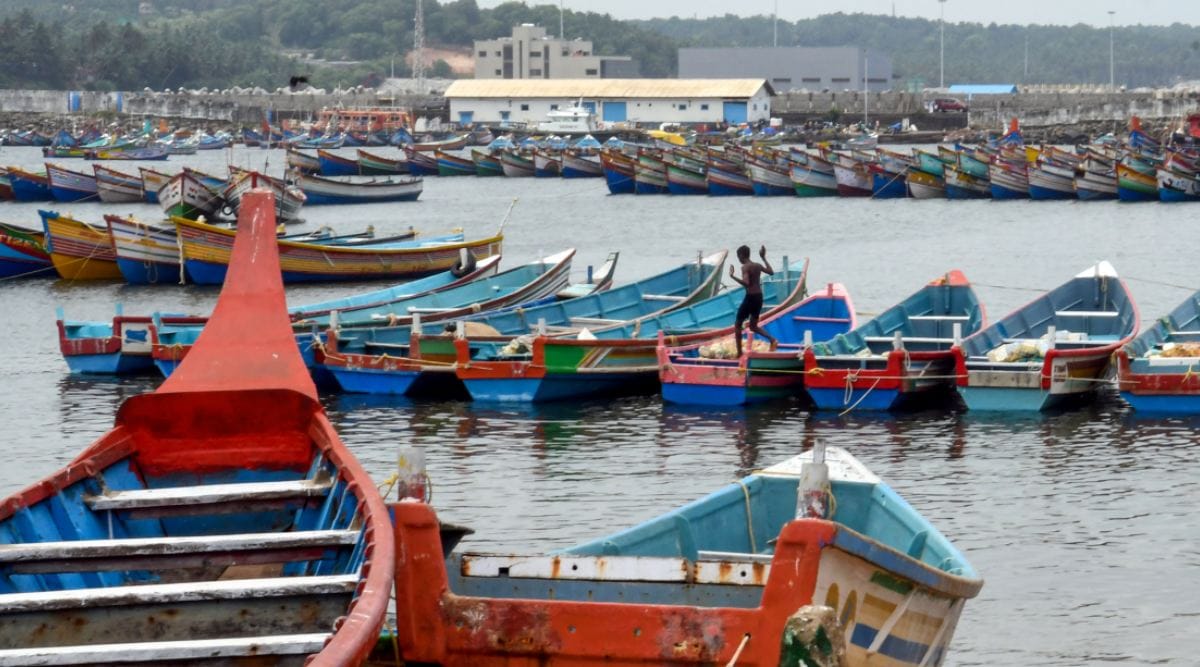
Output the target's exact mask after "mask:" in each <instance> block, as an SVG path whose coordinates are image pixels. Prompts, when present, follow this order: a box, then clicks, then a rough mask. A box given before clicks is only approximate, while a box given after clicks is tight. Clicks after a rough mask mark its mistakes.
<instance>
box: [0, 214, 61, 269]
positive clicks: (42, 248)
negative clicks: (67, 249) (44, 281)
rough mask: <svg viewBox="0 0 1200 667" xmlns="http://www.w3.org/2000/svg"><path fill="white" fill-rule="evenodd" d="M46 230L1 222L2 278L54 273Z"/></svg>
mask: <svg viewBox="0 0 1200 667" xmlns="http://www.w3.org/2000/svg"><path fill="white" fill-rule="evenodd" d="M54 273H55V271H54V265H53V264H52V263H51V262H50V254H49V253H48V252H47V251H46V236H45V232H37V231H34V230H26V229H19V228H16V227H13V226H11V225H5V224H0V278H6V279H7V278H32V277H35V276H51V275H54Z"/></svg>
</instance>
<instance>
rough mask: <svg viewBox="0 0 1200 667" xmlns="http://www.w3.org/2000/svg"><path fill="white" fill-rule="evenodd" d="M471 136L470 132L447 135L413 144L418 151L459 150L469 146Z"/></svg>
mask: <svg viewBox="0 0 1200 667" xmlns="http://www.w3.org/2000/svg"><path fill="white" fill-rule="evenodd" d="M470 138H471V135H470V133H467V134H460V135H457V136H452V137H447V138H445V139H436V140H426V141H421V142H418V143H415V144H413V145H412V148H413V150H417V151H430V152H432V151H435V150H443V151H458V150H462V149H464V148H466V147H467V140H468V139H470Z"/></svg>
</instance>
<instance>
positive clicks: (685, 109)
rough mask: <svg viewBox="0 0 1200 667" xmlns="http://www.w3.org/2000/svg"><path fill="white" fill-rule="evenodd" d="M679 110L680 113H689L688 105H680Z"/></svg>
mask: <svg viewBox="0 0 1200 667" xmlns="http://www.w3.org/2000/svg"><path fill="white" fill-rule="evenodd" d="M679 110H680V111H687V104H680V105H679Z"/></svg>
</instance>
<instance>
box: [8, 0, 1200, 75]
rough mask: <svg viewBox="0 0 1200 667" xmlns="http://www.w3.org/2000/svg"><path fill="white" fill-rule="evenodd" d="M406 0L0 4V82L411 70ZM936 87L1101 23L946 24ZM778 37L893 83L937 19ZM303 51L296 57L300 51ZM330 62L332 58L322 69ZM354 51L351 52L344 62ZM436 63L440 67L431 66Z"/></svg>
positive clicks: (465, 38) (704, 24)
mask: <svg viewBox="0 0 1200 667" xmlns="http://www.w3.org/2000/svg"><path fill="white" fill-rule="evenodd" d="M423 1H424V5H423V9H424V14H425V29H426V38H425V43H426V44H427V45H428V46H431V47H443V48H452V49H460V50H463V51H467V50H469V49H470V47H471V46H472V42H473V41H474V40H477V39H494V38H496V37H501V36H505V35H508V34H510V31H511V29H512V26H514V25H517V24H521V23H535V24H538V25H542V26H544V27H546V28H547V31H548V32H549V33H551V34H555V33H557V32H558V21H559V12H558V6H557V5H534V6H528V5H526V4H524V3H521V2H507V3H504V4H501V5H499V6H496V7H494V8H490V9H484V8H480V7H479V6H478V4H477V2H476V0H453V1H451V2H437V1H436V0H423ZM416 2H417V0H258V1H257V2H245V1H244V0H87V2H78V3H75V4H73V5H63V4H60V3H57V2H46V1H45V0H7V2H5V3H2V6H0V35H4V39H0V86H2V87H6V88H59V89H62V88H70V89H97V90H102V89H108V90H112V89H121V90H138V89H141V88H144V87H150V88H153V89H156V90H159V89H162V88H177V87H181V86H183V87H201V86H207V87H210V88H212V87H228V86H233V85H241V86H251V85H258V86H262V87H264V88H268V89H273V88H276V87H278V86H280V85H285V84H286V82H287V80H288V78H289V77H290V76H292V75H304V76H307V77H308V78H309V80H310V81H311V82H312V83H313V84H314V85H318V86H322V87H333V86H337V85H342V86H346V85H355V84H360V83H368V84H370V83H375V82H378V81H379V80H380V79H381V78H382V77H383V76H386V75H387V74H388V73H390V72H391V71H392V68H393V67H394V68H395V72H396V74H397V75H401V76H404V75H408V74H409V70H408V66H407V64H406V61H405V55H406V54H407V53H408V52H409V51H410V50H411V48H412V44H413V16H414V14H415V9H416V4H415V3H416ZM564 18H565V21H564V23H565V30H564V31H565V33H566V37H567V38H576V37H579V38H583V39H587V40H591V41H592V42H593V43H594V46H595V52H596V53H597V54H601V55H628V56H632V57H633V58H634V59H635V60H637V61H638V63H639V66H640V69H641V72H642V74H643V75H644V76H647V77H669V76H674V75H675V73H676V71H677V62H676V53H677V50H678V49H679V48H680V47H684V46H770V45H771V42H772V39H773V33H774V27H773V24H772V20H771V18H770V17H768V16H754V17H737V16H733V15H726V16H721V17H714V18H708V19H681V18H678V17H672V18H664V19H651V20H645V21H620V20H617V19H614V18H613V17H611V16H609V15H607V14H600V13H595V12H577V11H567V12H566V13H565V17H564ZM945 30H946V78H947V83H984V82H986V83H1018V84H1020V83H1107V81H1108V44H1109V41H1108V40H1109V33H1108V29H1107V28H1094V27H1089V26H1085V25H1082V24H1080V25H1075V26H1019V25H997V24H988V25H984V24H979V23H948V24H946V26H945ZM778 36H779V44H780V45H781V46H792V45H801V46H861V47H866V48H871V49H874V50H878V51H882V52H884V53H886V54H888V55H889V56H890V57H891V58H892V61H893V73H894V74H895V76H896V81H897V85H898V86H905V85H912V86H920V85H931V84H935V83H936V82H937V77H938V23H937V22H936V21H931V20H926V19H913V18H895V17H890V16H879V15H867V14H844V13H835V14H827V15H824V16H820V17H818V18H814V19H807V20H802V21H796V22H788V21H780V22H779V25H778ZM1114 38H1115V39H1114V41H1115V43H1116V79H1117V83H1118V85H1126V86H1131V87H1132V86H1148V85H1155V86H1161V85H1170V84H1172V83H1175V82H1176V81H1179V80H1181V79H1200V29H1198V28H1196V27H1194V26H1187V25H1182V24H1174V25H1170V26H1131V27H1121V28H1117V29H1116V30H1115V31H1114ZM300 54H303V55H304V56H313V58H311V59H309V58H299V57H298V56H299V55H300ZM329 61H343V62H342V63H339V66H336V67H333V66H327V65H325V64H324V63H328V62H329ZM345 61H349V62H345ZM430 65H432V70H433V71H432V73H433V74H440V75H445V74H448V66H446V64H445V63H444V62H443V63H430Z"/></svg>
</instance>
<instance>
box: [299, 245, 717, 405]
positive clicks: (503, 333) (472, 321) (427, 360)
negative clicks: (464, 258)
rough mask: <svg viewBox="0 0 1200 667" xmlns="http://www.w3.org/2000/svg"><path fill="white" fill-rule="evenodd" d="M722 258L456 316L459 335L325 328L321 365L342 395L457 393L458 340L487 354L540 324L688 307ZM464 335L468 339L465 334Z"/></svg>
mask: <svg viewBox="0 0 1200 667" xmlns="http://www.w3.org/2000/svg"><path fill="white" fill-rule="evenodd" d="M724 260H725V253H724V252H721V253H717V254H715V255H712V256H709V257H706V258H698V259H697V260H696V261H693V262H688V263H686V264H684V265H682V266H679V267H676V268H674V269H671V270H670V271H666V272H664V273H660V274H658V275H655V276H651V277H649V278H645V279H643V280H640V281H638V282H635V283H631V284H629V285H622V286H620V287H617V288H615V289H611V290H607V291H603V292H595V293H592V294H588V295H584V296H578V297H576V298H572V299H567V300H562V301H556V302H554V303H546V304H540V305H535V306H523V307H521V308H510V309H507V310H503V311H496V312H493V313H481V314H478V315H474V316H471V317H465V318H460V319H461V320H462V321H463V325H462V337H460V336H458V335H457V334H449V333H446V332H444V331H442V330H441V328H440V327H439V328H438V329H437V330H436V333H425V332H424V331H423V330H421V329H419V328H417V327H415V326H414V327H413V328H412V329H410V328H409V327H406V326H399V327H372V328H356V329H331V330H330V331H329V332H328V341H327V342H326V346H327V347H326V349H325V350H324V351H323V353H324V361H323V362H322V365H323V366H324V368H325V369H326V370H328V371H329V372H330V373H332V374H333V376H334V377H335V378H336V379H337V382H338V385H339V386H340V387H341V389H342V390H343V391H347V392H352V393H365V394H395V395H399V394H406V393H409V391H410V389H413V388H414V387H418V388H419V387H421V386H423V385H424V386H428V387H437V388H438V389H440V390H442V391H447V390H449V391H457V392H459V393H461V392H462V391H463V385H462V383H461V381H460V380H459V378H458V377H457V376H456V373H455V368H454V366H455V364H454V363H453V362H455V360H456V359H457V358H458V356H459V354H460V351H459V347H460V343H461V344H462V345H463V346H465V347H466V348H467V349H468V350H469V351H470V352H471V354H470V356H476V355H478V354H486V355H488V356H490V357H495V356H497V355H498V353H499V352H500V351H501V350H502V349H503V348H504V347H505V346H507V345H509V344H510V343H512V342H513V340H514V337H517V336H520V335H523V334H530V333H532V332H534V331H536V330H537V329H538V327H540V326H544V327H545V328H546V331H547V332H551V331H557V332H559V333H564V334H565V333H567V332H568V331H574V332H575V334H576V335H579V334H580V333H582V330H583V329H589V333H588V334H587V335H591V334H590V329H591V328H599V327H604V326H610V327H611V326H613V325H617V324H622V323H625V322H628V321H632V320H636V319H642V318H646V317H650V316H653V315H656V314H661V313H664V312H667V311H670V310H674V309H676V308H681V307H684V306H688V305H690V304H692V303H695V302H697V301H700V300H703V299H706V298H708V297H709V296H711V295H712V294H713V293H715V291H716V289H717V287H718V286H719V285H720V275H719V271H720V267H721V266H722V265H723V263H724ZM456 326H457V325H456ZM456 331H457V329H456ZM468 333H469V334H470V335H471V339H470V340H467V339H466V336H467V335H468ZM530 340H531V339H529V338H526V339H525V342H524V343H517V344H516V345H515V346H514V348H516V347H519V346H520V345H522V344H524V345H528V341H530ZM651 349H653V347H652V348H651ZM527 365H528V364H527Z"/></svg>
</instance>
